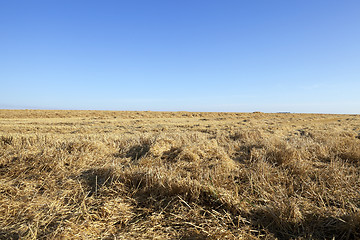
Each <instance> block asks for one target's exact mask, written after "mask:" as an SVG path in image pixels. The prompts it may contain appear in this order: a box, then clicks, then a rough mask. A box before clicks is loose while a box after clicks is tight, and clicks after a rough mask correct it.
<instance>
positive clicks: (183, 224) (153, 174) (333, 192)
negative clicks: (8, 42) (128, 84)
mask: <svg viewBox="0 0 360 240" xmlns="http://www.w3.org/2000/svg"><path fill="white" fill-rule="evenodd" d="M359 210H360V115H324V114H290V113H282V114H280V113H279V114H265V113H192V112H116V111H46V110H0V239H188V240H189V239H359V238H360V211H359Z"/></svg>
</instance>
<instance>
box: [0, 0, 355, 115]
mask: <svg viewBox="0 0 360 240" xmlns="http://www.w3.org/2000/svg"><path fill="white" fill-rule="evenodd" d="M359 11H360V1H355V0H354V1H350V0H344V1H338V0H336V1H335V0H316V1H313V0H311V1H310V0H292V1H289V0H281V1H280V0H254V1H253V0H251V1H250V0H226V1H221V0H217V1H213V0H181V1H175V0H174V1H172V0H166V1H165V0H153V1H148V0H143V1H140V0H132V1H118V0H116V1H115V0H104V1H93V0H86V1H85V0H52V1H49V0H32V1H28V0H22V1H20V0H11V1H6V0H0V89H1V90H0V108H37V109H104V110H154V111H159V110H160V111H179V110H184V111H235V112H252V111H264V112H278V111H289V112H321V113H360V94H359V89H360V13H359Z"/></svg>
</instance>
